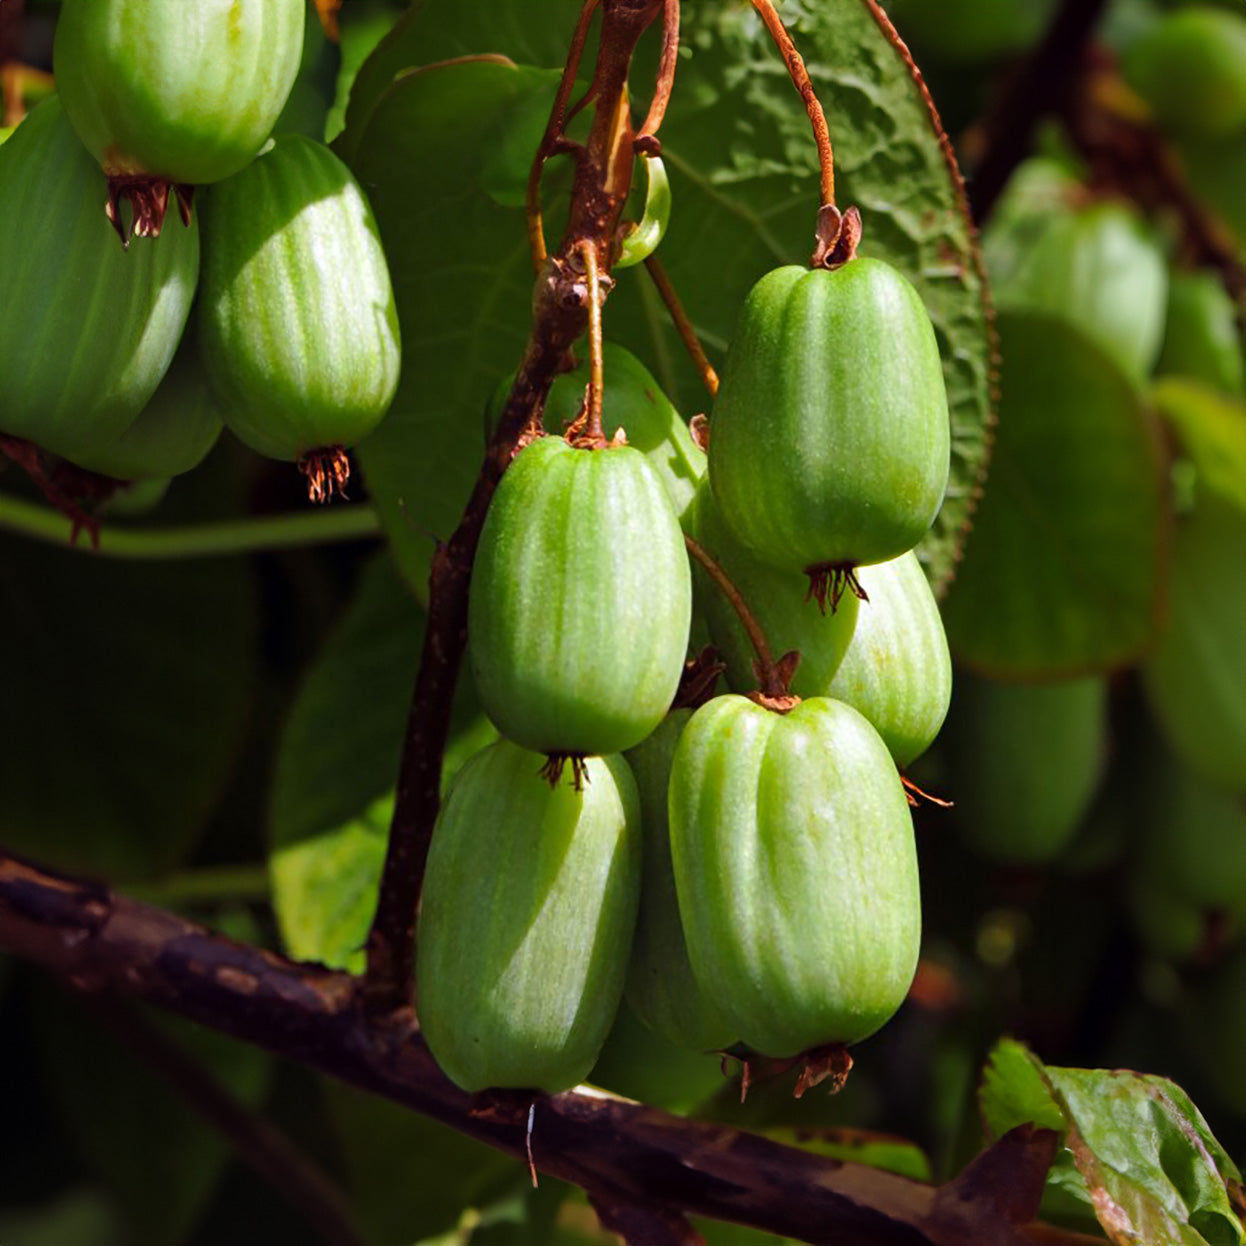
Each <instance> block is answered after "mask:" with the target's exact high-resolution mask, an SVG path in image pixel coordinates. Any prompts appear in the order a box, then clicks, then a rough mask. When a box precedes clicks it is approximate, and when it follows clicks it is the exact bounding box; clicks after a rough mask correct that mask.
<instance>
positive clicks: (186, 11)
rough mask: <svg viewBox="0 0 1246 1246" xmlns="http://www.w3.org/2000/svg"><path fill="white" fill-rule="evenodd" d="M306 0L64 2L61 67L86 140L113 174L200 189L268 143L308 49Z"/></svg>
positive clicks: (60, 80) (58, 50) (57, 61)
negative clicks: (138, 175) (305, 46)
mask: <svg viewBox="0 0 1246 1246" xmlns="http://www.w3.org/2000/svg"><path fill="white" fill-rule="evenodd" d="M303 4H304V0H196V2H195V3H194V4H191V5H186V4H158V3H152V0H64V3H63V4H62V5H61V13H60V18H59V20H58V21H57V24H56V43H55V47H54V51H53V69H54V71H55V74H56V81H57V85H58V87H59V89H60V92H61V96H62V98H63V99H64V101H65V111H66V112H67V113H68V115H69V118H70V120H71V121H72V122H73V125H74V129H75V130H76V131H77V132H78V136H79V137H80V138H81V140H82V143H83V145H84V146H85V147H86V148H87V150H88V151H89V152H90V153H91V155H93V156H94V157H95V159H96V160H97V161H98V162H99V163H100V165H102V166H103V169H104V172H105V173H107V174H109V175H110V176H112V175H117V174H136V173H146V174H151V175H154V176H157V177H160V178H165V179H167V180H169V181H171V182H185V183H193V184H202V183H206V182H216V181H220V180H221V179H222V178H226V177H229V176H230V175H231V174H233V173H236V172H238V170H239V169H241V168H242V167H243V166H244V165H245V164H246V163H247V162H248V161H249V160H251V158H252V157H253V156H254V155H255V154H256V152H258V151H259V149H260V147H261V146H262V145H263V143H264V140H265V139H267V138H268V135H269V133H270V131H271V130H272V128H273V125H274V123H275V122H276V120H277V117H278V115H279V114H280V112H281V109H282V106H283V105H284V103H285V101H286V97H287V96H288V95H289V93H290V87H291V84H292V83H293V82H294V78H295V75H296V74H297V72H298V68H299V60H300V58H301V55H302V50H303Z"/></svg>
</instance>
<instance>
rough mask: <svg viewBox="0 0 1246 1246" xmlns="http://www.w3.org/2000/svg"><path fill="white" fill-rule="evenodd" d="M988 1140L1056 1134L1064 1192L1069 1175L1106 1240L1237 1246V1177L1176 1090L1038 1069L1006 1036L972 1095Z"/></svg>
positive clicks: (1162, 1082) (1131, 1076) (1092, 1073)
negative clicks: (1020, 1131) (1024, 1129)
mask: <svg viewBox="0 0 1246 1246" xmlns="http://www.w3.org/2000/svg"><path fill="white" fill-rule="evenodd" d="M979 1102H980V1105H981V1108H982V1114H983V1118H984V1120H985V1121H986V1122H987V1125H988V1128H989V1129H990V1130H991V1132H992V1133H994V1134H997V1135H998V1134H999V1133H1000V1132H1001V1131H1003V1130H1006V1129H1009V1128H1012V1127H1013V1126H1015V1125H1018V1124H1022V1123H1024V1122H1026V1121H1036V1122H1038V1123H1040V1124H1042V1125H1044V1126H1045V1127H1050V1128H1057V1129H1059V1130H1060V1131H1061V1133H1062V1134H1063V1135H1064V1137H1065V1144H1066V1151H1065V1152H1064V1157H1063V1163H1062V1164H1061V1165H1059V1167H1060V1170H1061V1171H1060V1175H1059V1180H1060V1184H1061V1186H1062V1187H1063V1188H1064V1189H1065V1190H1066V1191H1068V1190H1069V1189H1070V1187H1071V1185H1072V1184H1073V1182H1072V1180H1071V1172H1072V1169H1071V1168H1070V1166H1069V1159H1070V1158H1071V1161H1072V1168H1075V1169H1076V1172H1077V1175H1078V1177H1079V1178H1080V1180H1081V1182H1082V1185H1083V1188H1084V1193H1083V1197H1085V1198H1087V1199H1088V1200H1089V1201H1090V1202H1091V1204H1092V1205H1093V1207H1094V1210H1095V1214H1096V1216H1097V1217H1098V1220H1099V1223H1100V1224H1101V1225H1102V1226H1103V1228H1104V1230H1105V1231H1106V1232H1107V1234H1108V1236H1109V1237H1110V1238H1111V1239H1112V1240H1113V1241H1114V1242H1118V1243H1121V1246H1135V1244H1137V1243H1142V1242H1145V1243H1146V1244H1147V1246H1178V1244H1179V1246H1199V1244H1200V1243H1208V1244H1209V1246H1238V1244H1239V1243H1241V1242H1242V1241H1243V1240H1246V1233H1244V1232H1243V1228H1242V1225H1241V1223H1240V1221H1239V1220H1238V1219H1237V1217H1236V1216H1235V1215H1234V1212H1233V1209H1232V1204H1231V1203H1230V1198H1229V1193H1228V1188H1227V1187H1228V1185H1229V1184H1230V1183H1232V1184H1234V1185H1235V1186H1237V1187H1239V1188H1240V1184H1241V1174H1240V1173H1239V1172H1238V1170H1237V1168H1236V1167H1235V1166H1234V1164H1233V1162H1232V1160H1231V1159H1229V1157H1228V1155H1227V1154H1226V1153H1225V1151H1224V1149H1223V1148H1222V1147H1221V1146H1220V1145H1219V1143H1217V1142H1216V1140H1215V1138H1214V1137H1213V1136H1212V1133H1211V1131H1210V1129H1209V1128H1208V1126H1207V1122H1206V1121H1205V1120H1203V1117H1202V1116H1201V1114H1200V1113H1199V1111H1198V1109H1197V1108H1196V1107H1195V1106H1194V1104H1193V1103H1191V1102H1190V1099H1189V1097H1188V1096H1187V1095H1186V1094H1185V1092H1184V1091H1183V1090H1181V1088H1180V1087H1179V1086H1176V1085H1174V1084H1173V1083H1172V1082H1170V1081H1168V1080H1167V1079H1166V1078H1162V1077H1154V1076H1149V1075H1143V1074H1139V1073H1133V1072H1130V1071H1128V1070H1104V1069H1065V1068H1055V1067H1049V1066H1046V1065H1044V1064H1043V1063H1042V1062H1041V1061H1040V1060H1039V1059H1038V1058H1037V1057H1036V1056H1035V1055H1034V1054H1033V1053H1032V1052H1030V1051H1028V1050H1027V1049H1026V1048H1024V1047H1023V1046H1021V1044H1019V1043H1017V1042H1015V1041H1013V1040H1011V1039H1005V1040H1003V1041H1002V1042H1001V1043H999V1044H998V1046H997V1047H996V1048H995V1051H994V1052H993V1053H992V1056H991V1060H990V1064H989V1065H988V1068H987V1071H986V1074H985V1076H984V1079H983V1083H982V1088H981V1091H980V1095H979Z"/></svg>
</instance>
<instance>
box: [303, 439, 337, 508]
mask: <svg viewBox="0 0 1246 1246" xmlns="http://www.w3.org/2000/svg"><path fill="white" fill-rule="evenodd" d="M299 471H301V472H302V473H303V475H304V476H306V477H307V497H308V500H309V501H311V502H317V503H321V504H324V503H327V502H332V501H333V498H334V496H335V495H336V496H337V497H340V498H342V499H343V500H345V498H346V486H347V484H349V483H350V456H349V455H348V454H347V453H346V447H345V446H325V447H324V448H323V449H321V450H310V451H308V453H306V454H305V455H303V457H302V458H301V459H299Z"/></svg>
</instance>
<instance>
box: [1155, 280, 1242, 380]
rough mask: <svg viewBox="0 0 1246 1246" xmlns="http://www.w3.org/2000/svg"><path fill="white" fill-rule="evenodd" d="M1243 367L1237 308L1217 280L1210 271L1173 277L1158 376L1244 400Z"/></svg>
mask: <svg viewBox="0 0 1246 1246" xmlns="http://www.w3.org/2000/svg"><path fill="white" fill-rule="evenodd" d="M1244 366H1246V361H1244V360H1243V357H1242V339H1241V336H1240V334H1239V333H1238V328H1237V308H1236V307H1235V306H1234V304H1233V300H1232V298H1230V297H1229V293H1228V291H1227V290H1226V289H1225V288H1224V284H1223V282H1222V281H1221V280H1220V278H1219V276H1218V275H1217V274H1216V273H1214V272H1211V271H1210V270H1208V269H1199V270H1198V271H1196V272H1188V273H1174V274H1173V275H1172V277H1171V278H1170V279H1169V282H1168V313H1167V316H1166V318H1165V322H1164V344H1163V347H1162V349H1161V350H1160V356H1159V359H1158V361H1157V362H1156V365H1155V371H1156V374H1157V375H1158V376H1186V377H1191V378H1193V379H1194V380H1198V381H1203V382H1205V383H1206V384H1208V385H1211V386H1214V387H1215V388H1216V389H1218V390H1220V391H1221V392H1222V393H1225V394H1231V395H1235V396H1237V397H1239V398H1240V397H1242V396H1243V395H1246V376H1244V375H1243V368H1244Z"/></svg>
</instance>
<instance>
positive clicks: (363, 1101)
mask: <svg viewBox="0 0 1246 1246" xmlns="http://www.w3.org/2000/svg"><path fill="white" fill-rule="evenodd" d="M322 1086H323V1088H324V1094H325V1102H326V1106H327V1108H328V1112H329V1116H330V1118H331V1119H332V1121H333V1124H334V1126H335V1128H336V1130H337V1133H338V1137H339V1139H340V1142H341V1151H342V1156H343V1158H344V1159H345V1163H346V1184H347V1189H348V1191H349V1194H350V1197H351V1201H352V1205H353V1207H354V1209H355V1213H356V1217H357V1219H358V1222H359V1224H360V1226H361V1228H362V1230H363V1232H364V1235H365V1237H366V1240H367V1241H369V1242H415V1241H419V1240H420V1239H421V1238H429V1237H433V1236H434V1235H439V1234H443V1233H445V1234H447V1235H448V1239H447V1240H448V1241H449V1242H455V1241H456V1240H465V1241H474V1240H475V1238H474V1237H473V1236H470V1235H469V1236H468V1237H466V1238H464V1239H456V1238H455V1236H454V1234H453V1230H454V1229H455V1228H456V1226H458V1225H459V1223H460V1218H461V1217H462V1216H463V1212H464V1209H465V1208H468V1209H471V1208H476V1209H484V1208H487V1207H489V1205H490V1204H492V1203H494V1202H496V1201H497V1200H498V1199H499V1198H502V1197H503V1196H505V1195H507V1194H508V1192H510V1191H512V1190H522V1189H523V1187H524V1186H525V1185H527V1184H529V1183H530V1179H529V1177H528V1170H527V1168H526V1167H525V1166H524V1165H523V1164H521V1163H520V1162H519V1161H517V1160H514V1159H512V1158H511V1157H510V1156H508V1155H505V1154H503V1153H502V1152H501V1151H498V1150H495V1149H494V1148H493V1147H489V1146H486V1145H485V1144H484V1143H481V1142H476V1141H473V1140H472V1139H471V1138H468V1137H465V1136H464V1135H463V1134H460V1133H457V1132H456V1131H455V1130H453V1129H450V1128H449V1127H448V1126H446V1125H441V1124H438V1123H437V1122H436V1121H434V1120H431V1119H429V1118H428V1117H424V1116H420V1115H418V1114H416V1113H414V1112H412V1111H410V1110H409V1109H407V1108H404V1107H400V1106H399V1105H398V1104H395V1103H388V1102H386V1101H385V1100H383V1099H378V1098H376V1097H374V1096H372V1095H366V1094H363V1093H362V1092H361V1091H358V1090H355V1089H353V1088H351V1087H349V1086H345V1085H343V1084H341V1083H340V1082H336V1081H329V1080H327V1079H326V1080H325V1081H324V1082H323V1083H322ZM474 1220H475V1217H474V1216H470V1215H469V1216H468V1217H467V1221H468V1222H469V1223H470V1222H472V1221H474ZM477 1223H478V1222H477Z"/></svg>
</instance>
